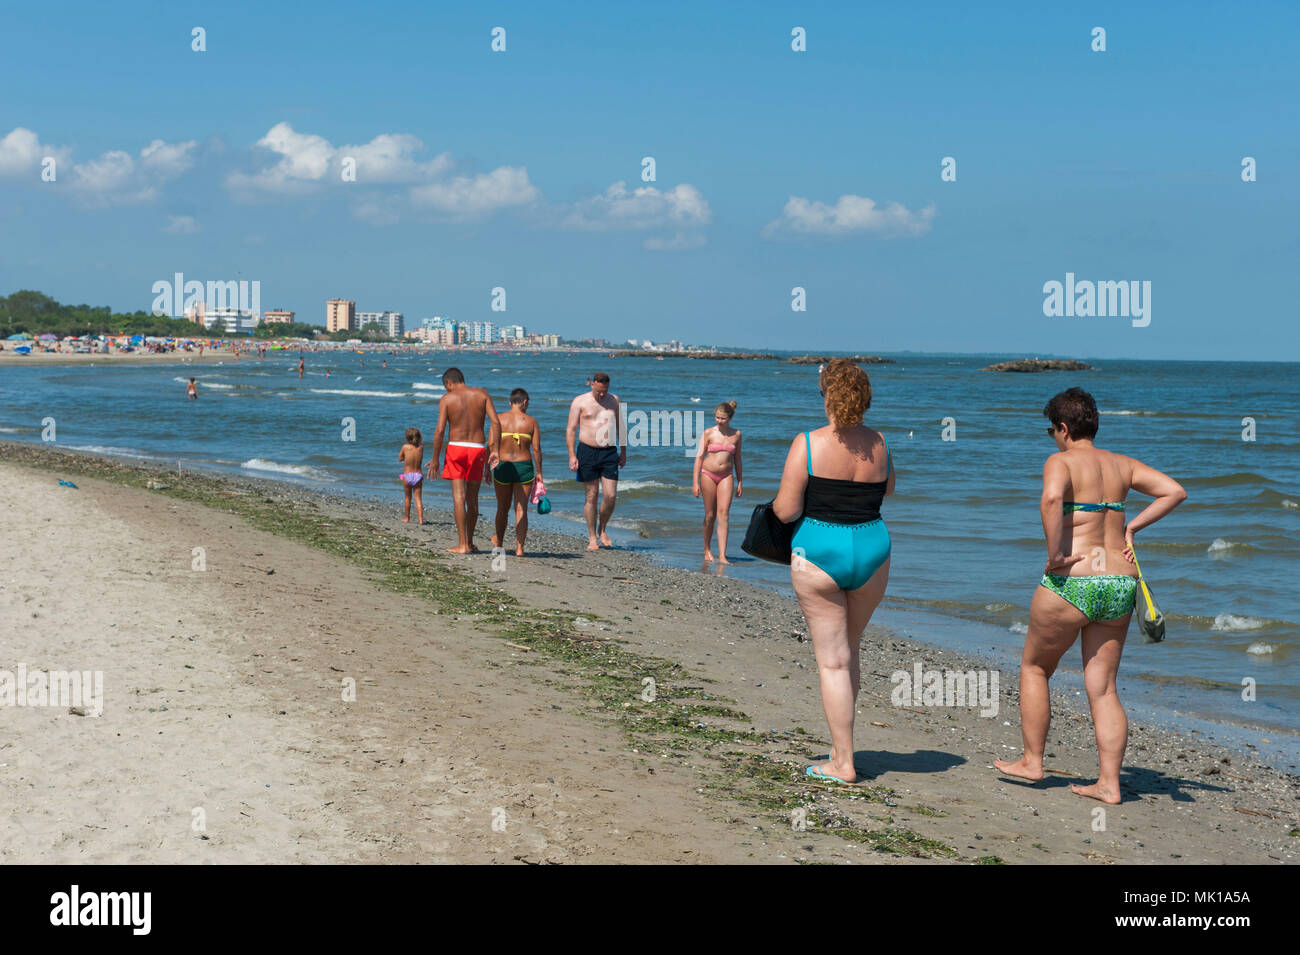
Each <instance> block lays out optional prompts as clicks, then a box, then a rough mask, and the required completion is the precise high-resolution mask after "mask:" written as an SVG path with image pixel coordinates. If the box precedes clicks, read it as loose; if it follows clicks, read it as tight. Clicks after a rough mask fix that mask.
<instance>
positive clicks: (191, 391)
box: [185, 378, 199, 399]
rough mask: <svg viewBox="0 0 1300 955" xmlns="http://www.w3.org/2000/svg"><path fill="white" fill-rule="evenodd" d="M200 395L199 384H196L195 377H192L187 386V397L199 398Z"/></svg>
mask: <svg viewBox="0 0 1300 955" xmlns="http://www.w3.org/2000/svg"><path fill="white" fill-rule="evenodd" d="M198 396H199V386H198V385H197V384H195V383H194V379H193V378H191V379H190V383H189V385H187V386H186V388H185V397H187V398H191V399H193V398H197V397H198Z"/></svg>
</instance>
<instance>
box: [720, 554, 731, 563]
mask: <svg viewBox="0 0 1300 955" xmlns="http://www.w3.org/2000/svg"><path fill="white" fill-rule="evenodd" d="M718 563H719V564H730V563H731V561H729V560H727V555H726V554H719V555H718Z"/></svg>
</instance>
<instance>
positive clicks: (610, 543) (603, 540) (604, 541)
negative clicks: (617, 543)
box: [600, 531, 614, 547]
mask: <svg viewBox="0 0 1300 955" xmlns="http://www.w3.org/2000/svg"><path fill="white" fill-rule="evenodd" d="M600 542H601V543H602V544H604V545H605V546H606V547H613V546H614V542H613V541H612V540H610V539H609V535H608V534H606V533H605V532H604V531H601V532H600Z"/></svg>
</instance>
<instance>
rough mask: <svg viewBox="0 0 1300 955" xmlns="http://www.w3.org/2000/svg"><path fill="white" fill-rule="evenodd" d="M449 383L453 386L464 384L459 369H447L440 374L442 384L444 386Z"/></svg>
mask: <svg viewBox="0 0 1300 955" xmlns="http://www.w3.org/2000/svg"><path fill="white" fill-rule="evenodd" d="M448 382H450V383H451V384H453V385H463V384H465V376H464V375H462V374H461V373H460V369H459V368H448V369H447V370H446V371H444V372H443V373H442V383H443V384H444V385H445V384H447V383H448Z"/></svg>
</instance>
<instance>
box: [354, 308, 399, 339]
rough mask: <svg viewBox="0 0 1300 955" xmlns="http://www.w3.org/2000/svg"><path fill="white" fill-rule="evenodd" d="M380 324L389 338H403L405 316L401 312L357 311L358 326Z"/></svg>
mask: <svg viewBox="0 0 1300 955" xmlns="http://www.w3.org/2000/svg"><path fill="white" fill-rule="evenodd" d="M367 325H378V326H379V327H380V328H382V329H383V330H384V333H385V334H386V335H388V337H389V338H401V337H402V332H403V331H405V330H406V329H405V316H403V315H402V313H401V312H388V311H385V312H357V324H356V328H358V329H362V328H365V327H366V326H367Z"/></svg>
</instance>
